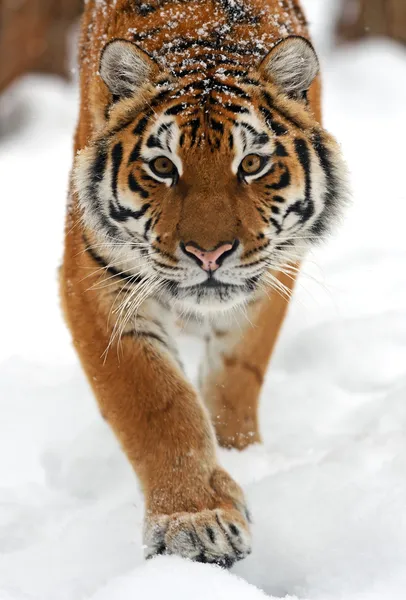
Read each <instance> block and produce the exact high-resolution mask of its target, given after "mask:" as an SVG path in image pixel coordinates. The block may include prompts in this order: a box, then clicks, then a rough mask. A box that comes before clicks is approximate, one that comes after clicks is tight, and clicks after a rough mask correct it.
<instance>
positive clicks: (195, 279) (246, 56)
mask: <svg viewBox="0 0 406 600" xmlns="http://www.w3.org/2000/svg"><path fill="white" fill-rule="evenodd" d="M80 64H81V106H80V115H79V123H78V128H77V132H76V139H75V150H76V158H75V164H74V169H73V177H72V188H71V201H70V204H69V210H68V217H67V227H66V240H65V255H64V264H63V268H62V271H61V295H62V303H63V308H64V311H65V315H66V320H67V323H68V326H69V328H70V330H71V332H72V337H73V342H74V344H75V347H76V350H77V352H78V354H79V357H80V359H81V362H82V365H83V367H84V370H85V372H86V374H87V376H88V379H89V382H90V384H91V386H92V388H93V391H94V393H95V396H96V398H97V401H98V403H99V406H100V409H101V412H102V414H103V416H104V417H105V418H106V419H107V420H108V422H109V423H110V425H111V427H112V428H113V430H114V432H115V434H116V435H117V437H118V439H119V441H120V443H121V445H122V447H123V450H124V451H125V453H126V454H127V456H128V458H129V460H130V462H131V464H132V466H133V467H134V469H135V471H136V473H137V475H138V477H139V478H140V481H141V483H142V486H143V489H144V493H145V501H146V518H145V532H144V541H145V546H146V555H147V556H148V557H150V556H153V555H156V554H162V553H168V554H178V555H181V556H184V557H187V558H190V559H193V560H199V561H202V562H211V563H216V564H220V565H222V566H230V565H232V564H233V563H234V562H235V561H236V560H240V559H242V558H244V557H245V556H247V555H248V554H249V552H250V551H251V540H250V532H249V514H248V512H247V509H246V505H245V501H244V496H243V494H242V491H241V489H240V488H239V486H238V485H237V484H236V483H235V482H234V481H233V480H232V478H231V477H230V476H229V475H228V474H227V473H225V472H224V471H223V470H222V469H221V468H220V467H219V465H218V462H217V458H216V450H215V435H216V436H217V440H218V441H219V443H220V444H222V445H223V446H227V447H234V448H239V449H242V448H245V447H246V446H247V445H249V444H251V443H254V442H259V441H260V433H259V426H258V415H257V406H258V398H259V394H260V390H261V385H262V381H263V378H264V375H265V372H266V368H267V364H268V361H269V357H270V355H271V352H272V350H273V347H274V344H275V342H276V339H277V336H278V332H279V329H280V326H281V323H282V322H283V319H284V315H285V313H286V309H287V306H288V299H289V297H290V295H291V293H292V289H293V285H294V280H295V276H296V273H297V269H298V264H299V262H300V260H301V259H302V258H303V257H304V256H305V254H306V252H307V250H308V249H309V248H311V247H312V246H313V245H314V244H317V243H318V242H319V241H320V240H322V239H323V238H324V237H325V236H326V234H327V233H329V232H330V230H331V229H332V227H333V225H334V224H335V223H336V221H337V219H338V218H339V217H340V215H341V212H342V209H343V207H344V205H345V201H346V195H347V184H346V178H347V177H346V169H345V165H344V162H343V159H342V156H341V152H340V149H339V147H338V145H337V143H336V142H335V140H334V139H333V138H332V137H331V136H330V135H329V134H328V133H327V132H326V131H325V130H324V128H323V127H322V125H321V115H320V82H319V78H318V77H316V74H317V71H318V61H317V57H316V55H315V52H314V50H313V48H312V46H311V44H310V42H309V41H308V32H307V28H306V22H305V19H304V16H303V14H302V11H301V9H300V6H299V3H298V1H297V0H146V1H142V0H114V1H113V0H112V1H111V2H108V1H107V0H87V2H86V3H85V11H84V16H83V22H82V36H81V43H80ZM247 165H248V166H247ZM252 165H254V167H253V166H252ZM220 251H221V255H220V254H219V252H220ZM199 256H200V258H199ZM208 256H212V257H213V256H216V258H213V259H210V260H209V259H208V258H207V257H208ZM201 257H206V258H205V260H206V262H204V261H203V259H202V258H201ZM205 265H210V266H209V267H207V269H206V266H205ZM236 308H237V309H238V308H242V309H243V310H241V311H240V313H239V314H238V315H237V314H236V311H235V309H236ZM184 317H186V318H184ZM184 321H186V322H188V324H189V325H192V326H193V327H194V329H195V330H197V331H198V332H199V333H200V334H202V335H203V336H204V338H205V340H206V353H205V358H204V361H203V365H202V368H201V370H200V382H199V389H200V391H199V392H197V391H196V390H195V389H194V388H193V386H192V385H191V384H190V382H189V381H188V380H187V378H186V376H185V374H184V372H183V366H182V364H181V361H180V358H179V354H178V351H177V347H176V340H175V335H174V332H175V330H176V327H177V325H179V323H182V322H184Z"/></svg>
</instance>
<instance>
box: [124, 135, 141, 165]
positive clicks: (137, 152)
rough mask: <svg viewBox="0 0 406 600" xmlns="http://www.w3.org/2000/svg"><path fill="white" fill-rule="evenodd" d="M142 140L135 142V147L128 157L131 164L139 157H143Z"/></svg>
mask: <svg viewBox="0 0 406 600" xmlns="http://www.w3.org/2000/svg"><path fill="white" fill-rule="evenodd" d="M140 150H141V140H138V142H137V143H136V144H135V146H134V148H133V149H132V151H131V154H130V156H129V158H128V163H127V164H130V163H132V162H135V161H136V160H139V158H140V157H141V152H140Z"/></svg>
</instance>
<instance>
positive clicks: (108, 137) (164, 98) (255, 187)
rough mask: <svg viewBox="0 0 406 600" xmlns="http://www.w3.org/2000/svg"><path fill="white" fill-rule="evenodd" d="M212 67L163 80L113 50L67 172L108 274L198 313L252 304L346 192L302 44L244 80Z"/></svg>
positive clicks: (294, 40)
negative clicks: (88, 133)
mask: <svg viewBox="0 0 406 600" xmlns="http://www.w3.org/2000/svg"><path fill="white" fill-rule="evenodd" d="M221 62H222V61H219V64H217V65H215V67H214V68H211V69H207V66H205V65H201V64H199V63H198V62H196V63H193V62H192V61H190V62H189V64H188V63H187V60H186V61H184V65H183V64H180V66H179V67H178V69H177V70H176V72H175V73H174V72H172V73H167V72H165V71H163V70H162V68H161V67H160V66H159V65H158V63H157V62H155V60H154V59H153V58H151V57H150V56H149V55H147V54H146V53H144V52H143V51H142V50H141V49H140V48H139V47H138V46H136V45H135V44H133V43H131V42H128V41H125V40H113V41H112V42H110V43H108V44H107V45H106V46H105V48H104V50H103V52H102V55H101V60H100V68H99V72H100V76H101V79H100V80H99V82H98V84H97V85H96V88H95V89H96V92H95V94H94V97H97V98H98V100H97V101H95V102H94V103H93V118H94V127H95V131H96V133H95V136H94V139H93V140H92V141H91V142H90V144H89V145H88V146H87V147H86V148H85V149H83V150H82V151H81V152H80V153H79V155H78V157H77V159H76V164H75V170H74V180H75V186H76V191H77V193H78V197H79V202H80V206H81V208H82V210H83V218H84V223H85V227H86V228H88V230H90V231H91V232H92V234H93V236H94V237H96V238H97V239H98V240H100V241H101V243H102V244H103V247H104V248H105V249H107V250H106V252H107V251H108V260H109V261H110V264H112V265H117V268H118V269H119V270H120V271H122V272H124V273H126V274H129V276H131V274H138V276H141V277H145V278H147V279H148V278H149V280H150V281H154V284H155V286H156V289H159V290H160V292H161V293H163V294H164V295H165V296H166V298H167V299H169V300H170V301H172V302H174V303H177V304H179V305H180V307H183V308H184V309H189V310H194V311H197V312H205V311H208V310H209V311H210V310H223V309H226V308H230V307H233V306H235V305H237V304H241V303H245V302H247V301H249V300H250V298H252V297H253V296H255V294H256V293H257V292H258V291H259V290H260V289H263V288H264V287H266V286H267V285H268V284H269V281H270V278H271V277H272V272H275V271H278V270H279V269H281V268H284V267H285V266H286V265H289V264H292V263H296V262H297V261H298V260H300V259H301V258H302V257H303V256H304V255H305V253H306V251H307V250H308V249H309V248H310V247H311V246H312V245H314V244H316V243H317V242H318V241H319V240H320V239H322V238H323V237H324V236H325V234H326V233H328V232H329V231H330V229H331V226H332V225H333V224H334V223H335V221H336V220H337V217H339V216H340V213H341V209H342V207H343V205H344V204H345V199H346V193H347V181H346V169H345V164H344V162H343V159H342V156H341V152H340V149H339V147H338V145H337V143H336V142H335V140H334V139H333V138H332V137H331V136H330V135H329V134H328V133H327V132H326V131H325V130H324V129H323V128H322V127H321V126H320V125H319V123H318V122H317V121H316V119H315V117H314V116H313V115H312V113H311V110H310V109H309V106H308V103H307V95H306V94H307V91H308V89H309V87H310V85H311V84H312V82H313V80H314V78H315V77H316V75H317V73H318V60H317V57H316V54H315V52H314V50H313V47H312V46H311V44H310V43H309V42H308V41H307V40H305V39H304V38H300V37H289V38H286V39H284V40H282V41H281V42H280V43H279V44H277V45H276V46H275V47H274V48H273V49H272V50H271V51H270V52H269V53H268V55H267V56H266V57H265V58H264V59H263V60H262V62H261V63H260V64H259V65H257V66H254V67H252V68H250V69H248V70H247V69H245V70H244V69H243V68H240V67H237V66H235V67H233V68H230V66H229V65H228V66H227V68H225V67H224V66H223V65H222V64H221Z"/></svg>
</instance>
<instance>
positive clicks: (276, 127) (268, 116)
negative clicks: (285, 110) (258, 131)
mask: <svg viewBox="0 0 406 600" xmlns="http://www.w3.org/2000/svg"><path fill="white" fill-rule="evenodd" d="M260 110H261V113H262V114H263V116H264V118H265V123H266V124H267V126H268V127H269V128H270V129H272V131H273V132H274V133H275V135H277V136H280V135H286V134H287V133H288V130H287V129H286V127H285V126H284V125H282V124H281V123H279V121H275V119H274V118H273V116H272V113H271V111H270V110H268V109H267V108H266V107H265V106H261V107H260Z"/></svg>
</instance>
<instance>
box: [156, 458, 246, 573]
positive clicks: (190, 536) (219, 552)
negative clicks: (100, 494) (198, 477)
mask: <svg viewBox="0 0 406 600" xmlns="http://www.w3.org/2000/svg"><path fill="white" fill-rule="evenodd" d="M209 487H210V492H213V491H214V492H215V493H214V497H213V493H211V494H205V496H206V498H210V497H211V500H212V501H211V502H208V504H209V506H208V507H207V508H204V509H202V510H200V511H193V512H192V511H191V512H187V511H180V512H175V513H173V514H169V515H168V514H148V515H147V517H146V520H145V528H144V544H145V548H146V550H145V555H146V558H152V557H153V556H156V555H158V554H176V555H178V556H182V557H183V558H189V559H190V560H195V561H198V562H203V563H212V564H217V565H220V566H222V567H225V568H230V567H232V566H233V564H234V563H235V562H236V561H238V560H241V559H243V558H245V557H246V556H248V554H250V553H251V534H250V529H249V523H248V511H247V510H246V508H245V504H244V500H243V496H242V492H241V490H240V488H239V487H238V486H237V484H235V483H234V481H233V480H232V479H231V478H230V477H229V476H228V475H227V474H226V473H225V472H224V471H222V470H221V469H218V470H216V473H215V474H214V477H212V479H211V481H210V486H209ZM206 491H207V490H206ZM213 501H214V506H213ZM216 505H217V506H216Z"/></svg>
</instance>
